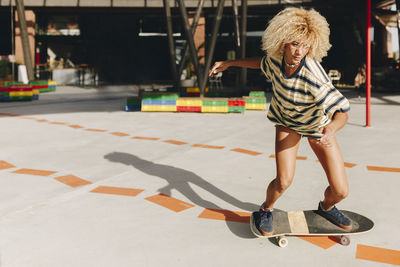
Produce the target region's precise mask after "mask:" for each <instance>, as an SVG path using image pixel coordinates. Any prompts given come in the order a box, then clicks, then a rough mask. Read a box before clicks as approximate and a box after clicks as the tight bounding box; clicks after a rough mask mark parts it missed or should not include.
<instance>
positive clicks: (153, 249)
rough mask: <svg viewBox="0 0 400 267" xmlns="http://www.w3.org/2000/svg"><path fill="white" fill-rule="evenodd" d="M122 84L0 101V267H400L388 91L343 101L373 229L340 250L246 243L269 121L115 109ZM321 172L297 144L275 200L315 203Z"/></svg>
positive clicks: (394, 134) (328, 245)
mask: <svg viewBox="0 0 400 267" xmlns="http://www.w3.org/2000/svg"><path fill="white" fill-rule="evenodd" d="M132 95H135V91H134V90H133V88H129V87H113V88H109V89H107V90H106V89H104V88H103V89H82V88H76V87H58V88H57V91H56V92H52V93H47V94H42V95H41V96H40V100H38V101H34V102H12V103H0V113H1V115H0V123H1V127H0V136H1V149H0V266H7V267H8V266H24V267H25V266H30V267H34V266H45V267H47V266H68V267H70V266H85V267H87V266H107V267H109V266H391V265H400V238H399V236H400V235H399V233H400V230H399V227H398V226H399V225H400V216H399V214H400V206H399V205H398V201H399V188H400V145H399V143H400V142H399V132H400V118H399V112H400V95H384V94H382V95H374V98H373V99H372V106H371V113H372V116H371V119H372V120H371V123H372V127H368V128H366V127H364V124H365V99H364V98H363V97H362V96H360V97H359V96H358V94H357V93H351V94H347V95H348V97H349V99H350V101H351V104H352V105H351V108H352V109H351V111H350V119H349V123H348V125H347V126H346V127H345V128H344V129H343V130H341V131H340V132H339V133H338V134H337V138H338V140H339V142H340V145H341V149H342V153H343V155H344V159H345V162H346V166H347V167H346V170H347V174H348V178H349V184H350V195H349V197H348V198H347V199H346V200H345V201H343V202H342V203H340V205H339V208H341V209H346V210H351V211H355V212H358V213H361V214H363V215H365V216H367V217H369V218H371V219H372V220H373V221H374V222H375V223H376V225H375V228H374V229H373V230H372V231H371V232H369V233H366V234H362V235H358V236H354V237H352V242H351V244H350V245H349V246H347V247H346V246H341V245H340V244H338V243H337V242H336V241H335V240H333V239H332V238H329V237H319V238H299V237H290V238H289V245H288V246H287V247H286V248H280V247H278V246H277V245H276V244H275V243H274V242H273V241H272V240H268V239H257V238H255V237H254V236H253V235H252V233H251V232H250V230H249V225H248V219H249V217H248V216H249V213H250V212H251V211H253V210H256V209H257V208H258V206H259V205H260V204H261V203H262V202H263V200H264V196H265V189H266V185H267V184H268V183H269V181H270V180H271V179H273V178H274V176H275V161H274V159H273V154H274V126H273V125H272V123H270V122H269V121H268V120H267V118H266V116H265V111H246V112H245V113H244V114H194V113H142V112H125V111H124V104H125V98H126V97H127V96H132ZM326 185H327V181H326V178H325V175H324V172H323V170H322V168H321V166H320V165H319V163H318V162H317V161H316V157H315V155H314V154H313V152H312V151H311V149H310V147H309V145H308V143H307V141H306V140H302V144H301V147H300V150H299V159H298V161H297V170H296V177H295V180H294V182H293V184H292V186H291V187H290V188H289V190H288V191H287V192H286V193H285V195H284V196H283V197H282V198H281V199H280V200H279V201H278V203H277V204H276V208H279V209H282V210H298V209H315V208H316V207H317V204H318V201H319V200H320V199H321V198H322V196H323V191H324V188H325V187H326Z"/></svg>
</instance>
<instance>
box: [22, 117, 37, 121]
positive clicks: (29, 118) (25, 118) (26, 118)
mask: <svg viewBox="0 0 400 267" xmlns="http://www.w3.org/2000/svg"><path fill="white" fill-rule="evenodd" d="M20 118H21V119H24V120H36V118H34V117H26V116H23V117H20Z"/></svg>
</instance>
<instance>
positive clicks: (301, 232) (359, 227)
mask: <svg viewBox="0 0 400 267" xmlns="http://www.w3.org/2000/svg"><path fill="white" fill-rule="evenodd" d="M342 212H343V214H344V215H346V216H347V217H348V218H349V219H350V220H351V221H352V224H353V227H352V228H351V229H350V230H344V229H342V228H340V227H339V226H336V225H335V224H333V223H332V222H330V221H329V220H327V219H326V218H324V217H322V216H321V215H320V214H319V211H317V210H304V211H303V210H300V211H289V212H285V211H278V210H274V211H273V212H272V214H273V225H274V231H273V234H272V235H271V236H264V235H262V234H261V233H260V231H259V230H258V229H257V227H256V226H255V220H254V215H255V214H256V216H257V213H258V212H253V213H252V214H251V217H250V229H251V231H252V232H253V234H254V235H255V236H257V237H264V238H275V239H276V241H277V243H278V245H279V246H280V247H286V246H287V244H288V240H287V238H286V236H336V237H338V239H339V242H340V244H342V245H344V246H348V245H349V244H350V236H351V235H355V234H362V233H366V232H369V231H371V230H372V228H373V227H374V222H373V221H371V220H370V219H368V218H367V217H365V216H362V215H360V214H357V213H355V212H351V211H346V210H342Z"/></svg>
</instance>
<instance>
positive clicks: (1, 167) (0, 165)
mask: <svg viewBox="0 0 400 267" xmlns="http://www.w3.org/2000/svg"><path fill="white" fill-rule="evenodd" d="M10 168H15V166H14V165H12V164H11V163H8V162H6V161H4V160H0V170H5V169H10Z"/></svg>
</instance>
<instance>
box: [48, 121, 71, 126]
mask: <svg viewBox="0 0 400 267" xmlns="http://www.w3.org/2000/svg"><path fill="white" fill-rule="evenodd" d="M49 123H50V124H54V125H67V123H65V122H57V121H52V122H49Z"/></svg>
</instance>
